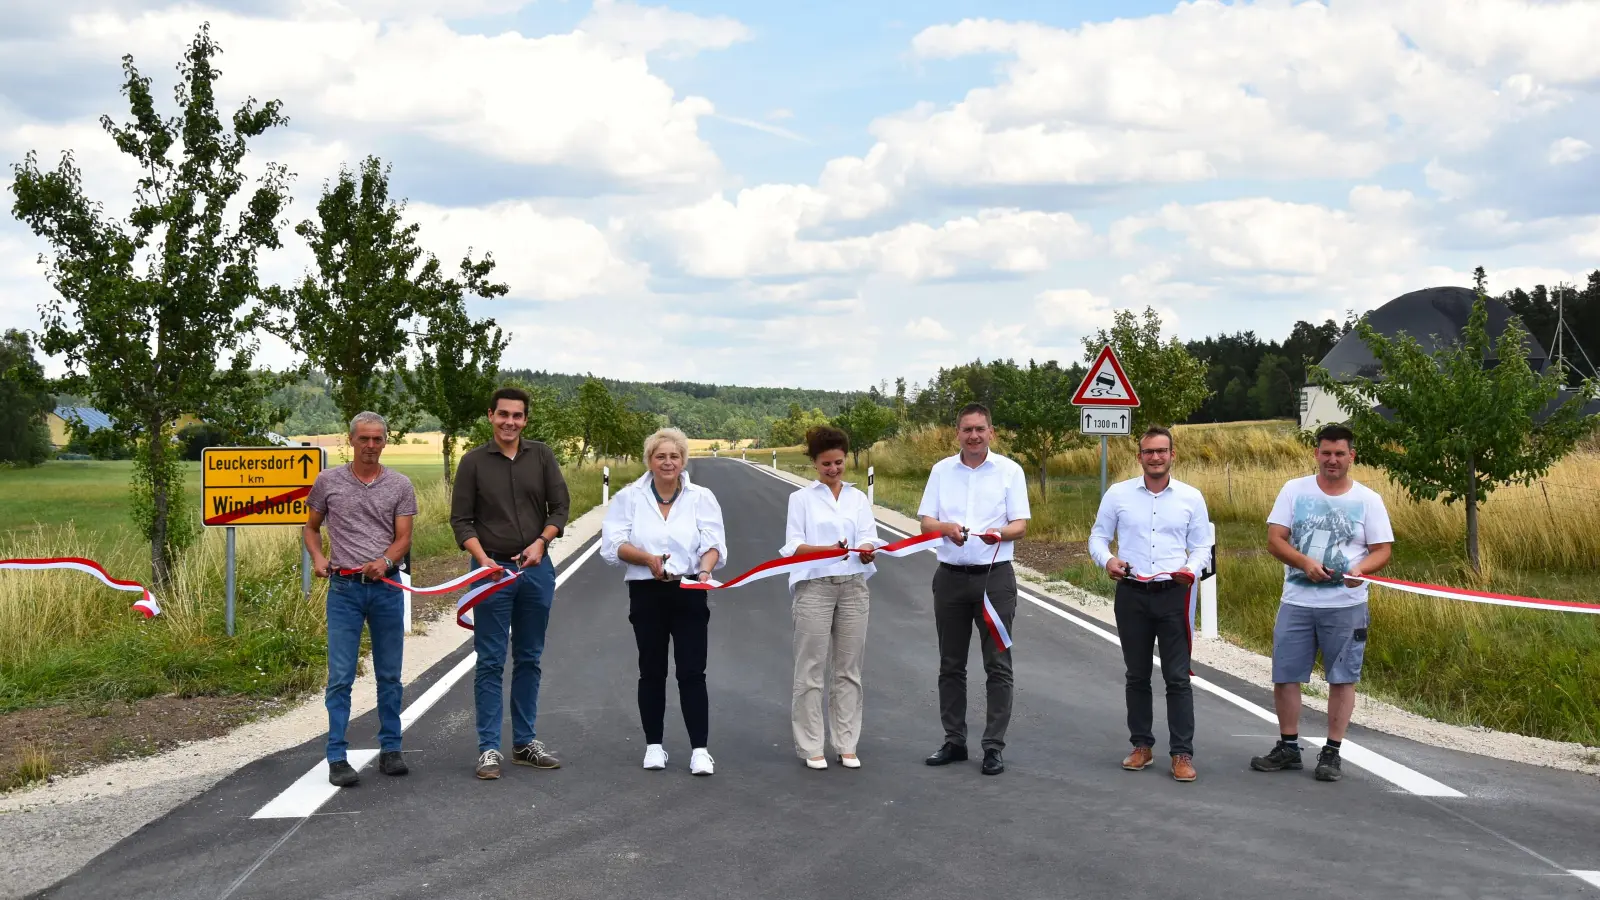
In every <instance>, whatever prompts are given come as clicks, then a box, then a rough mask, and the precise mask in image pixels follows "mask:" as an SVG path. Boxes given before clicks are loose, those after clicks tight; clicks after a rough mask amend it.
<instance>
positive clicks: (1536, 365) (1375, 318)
mask: <svg viewBox="0 0 1600 900" xmlns="http://www.w3.org/2000/svg"><path fill="white" fill-rule="evenodd" d="M1476 297H1477V295H1476V294H1475V293H1474V292H1473V290H1472V289H1471V288H1464V287H1431V288H1423V289H1422V290H1420V291H1412V292H1411V293H1409V294H1401V295H1400V296H1398V297H1396V298H1394V299H1393V300H1390V301H1389V302H1388V303H1385V304H1384V305H1382V306H1380V307H1378V308H1377V309H1375V310H1373V311H1372V312H1370V313H1368V314H1367V321H1368V322H1369V323H1371V325H1372V327H1373V328H1374V329H1375V330H1376V331H1377V332H1378V333H1379V334H1382V335H1386V336H1388V337H1394V336H1395V335H1396V334H1398V333H1400V332H1402V331H1403V332H1405V333H1406V334H1408V335H1410V336H1411V337H1413V338H1416V340H1417V342H1418V343H1420V344H1421V345H1422V348H1423V349H1424V350H1427V351H1432V350H1434V349H1436V348H1438V347H1440V346H1442V345H1445V344H1450V343H1454V342H1456V341H1459V340H1460V339H1461V332H1462V330H1463V329H1465V328H1466V327H1467V317H1468V316H1470V315H1471V314H1472V301H1473V300H1474V299H1476ZM1488 305H1489V338H1490V340H1491V341H1497V340H1499V339H1500V334H1501V332H1503V331H1505V328H1506V322H1507V320H1509V319H1510V318H1511V316H1512V313H1511V310H1510V309H1509V308H1507V307H1506V305H1505V304H1504V303H1501V302H1500V301H1499V300H1496V299H1494V298H1493V297H1490V298H1488ZM1525 343H1526V346H1527V348H1528V365H1529V366H1531V367H1532V368H1533V370H1534V371H1535V372H1542V371H1544V367H1545V363H1546V362H1547V361H1548V356H1549V354H1548V353H1546V352H1545V349H1544V347H1543V346H1541V345H1540V343H1539V342H1538V340H1536V339H1535V338H1534V337H1533V336H1532V335H1529V336H1528V337H1527V339H1526V342H1525ZM1493 353H1494V350H1493V348H1492V347H1491V348H1490V350H1489V354H1490V355H1489V357H1488V359H1493V358H1494V357H1493ZM1322 367H1323V368H1325V369H1327V370H1328V372H1329V374H1331V375H1332V376H1333V377H1334V378H1335V379H1336V380H1339V381H1348V380H1350V379H1352V378H1356V377H1364V378H1373V377H1375V376H1377V374H1378V362H1377V360H1376V359H1374V358H1373V356H1372V351H1370V350H1368V349H1367V345H1366V344H1364V343H1362V342H1361V338H1360V337H1359V336H1357V335H1356V333H1355V332H1354V331H1352V332H1350V333H1349V334H1347V335H1345V336H1344V337H1343V338H1341V339H1340V340H1339V343H1337V344H1335V345H1334V346H1333V349H1332V350H1329V351H1328V355H1327V356H1324V357H1323V358H1322Z"/></svg>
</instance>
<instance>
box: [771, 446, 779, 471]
mask: <svg viewBox="0 0 1600 900" xmlns="http://www.w3.org/2000/svg"><path fill="white" fill-rule="evenodd" d="M772 471H774V472H776V471H778V451H776V450H774V451H772Z"/></svg>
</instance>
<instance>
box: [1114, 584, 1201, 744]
mask: <svg viewBox="0 0 1600 900" xmlns="http://www.w3.org/2000/svg"><path fill="white" fill-rule="evenodd" d="M1170 584H1171V587H1163V588H1162V589H1158V590H1155V591H1145V590H1140V589H1137V588H1135V587H1134V586H1133V584H1131V583H1129V582H1127V581H1123V582H1120V583H1118V585H1117V599H1116V613H1117V635H1118V637H1120V638H1121V640H1122V661H1123V663H1124V664H1125V665H1126V666H1127V670H1128V686H1127V702H1128V740H1129V741H1130V742H1132V743H1133V745H1134V746H1135V747H1154V746H1155V745H1156V737H1155V735H1154V734H1152V733H1151V732H1152V730H1153V729H1154V727H1155V724H1154V723H1155V712H1154V710H1153V708H1152V699H1151V693H1150V674H1151V670H1152V668H1153V667H1152V665H1151V657H1152V655H1153V654H1154V653H1155V648H1156V643H1157V641H1159V642H1160V644H1161V677H1162V678H1163V679H1164V680H1165V681H1166V683H1167V732H1168V736H1169V745H1170V752H1171V753H1172V754H1173V755H1174V756H1176V755H1178V754H1180V753H1181V754H1185V755H1189V756H1193V755H1194V692H1193V690H1192V689H1191V688H1190V687H1189V588H1188V585H1185V584H1181V583H1178V582H1170Z"/></svg>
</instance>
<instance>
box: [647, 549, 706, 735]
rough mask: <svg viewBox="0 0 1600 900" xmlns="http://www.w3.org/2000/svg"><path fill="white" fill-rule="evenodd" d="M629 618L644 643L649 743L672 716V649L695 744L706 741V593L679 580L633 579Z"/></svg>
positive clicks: (682, 703) (680, 695)
mask: <svg viewBox="0 0 1600 900" xmlns="http://www.w3.org/2000/svg"><path fill="white" fill-rule="evenodd" d="M628 621H629V622H631V623H633V639H634V641H635V642H636V643H637V644H638V645H639V721H640V722H641V723H642V724H643V725H644V739H645V743H647V744H659V743H661V734H662V731H663V730H664V729H665V725H664V721H663V720H664V719H665V718H666V715H667V649H668V644H669V643H670V644H671V649H672V659H673V663H674V664H675V665H676V667H677V671H678V705H679V706H682V707H683V724H684V725H685V726H687V727H688V729H689V746H690V747H704V746H706V738H707V735H708V734H709V733H710V731H711V701H710V700H709V699H707V697H706V630H707V626H708V625H709V623H710V622H711V609H710V607H708V606H706V592H705V591H693V590H685V589H684V588H681V587H679V586H678V582H677V581H675V580H674V581H670V582H663V581H655V580H653V579H649V580H642V581H630V582H628Z"/></svg>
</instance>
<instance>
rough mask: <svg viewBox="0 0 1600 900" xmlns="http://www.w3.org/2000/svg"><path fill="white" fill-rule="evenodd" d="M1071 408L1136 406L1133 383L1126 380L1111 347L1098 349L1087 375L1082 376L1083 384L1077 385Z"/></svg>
mask: <svg viewBox="0 0 1600 900" xmlns="http://www.w3.org/2000/svg"><path fill="white" fill-rule="evenodd" d="M1072 405H1073V406H1138V405H1139V395H1138V394H1136V393H1134V391H1133V382H1131V381H1129V380H1128V376H1127V374H1126V373H1124V372H1123V371H1122V363H1121V362H1120V361H1119V360H1118V359H1117V354H1116V351H1114V350H1112V349H1111V345H1110V344H1107V345H1106V346H1104V347H1102V348H1101V349H1100V355H1099V356H1096V357H1095V358H1094V365H1092V366H1090V367H1089V374H1087V375H1085V376H1083V383H1082V384H1080V385H1078V390H1077V391H1076V392H1074V393H1073V395H1072Z"/></svg>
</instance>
